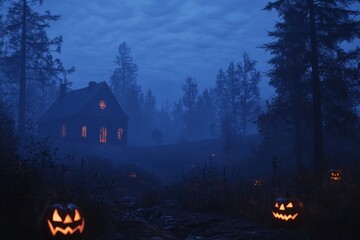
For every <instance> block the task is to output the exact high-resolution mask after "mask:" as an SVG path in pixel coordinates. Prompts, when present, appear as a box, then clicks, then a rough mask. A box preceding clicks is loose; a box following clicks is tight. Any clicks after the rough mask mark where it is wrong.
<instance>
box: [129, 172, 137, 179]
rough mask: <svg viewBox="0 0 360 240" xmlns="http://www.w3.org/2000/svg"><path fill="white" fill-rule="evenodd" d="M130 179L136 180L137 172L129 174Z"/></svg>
mask: <svg viewBox="0 0 360 240" xmlns="http://www.w3.org/2000/svg"><path fill="white" fill-rule="evenodd" d="M128 177H129V178H136V177H137V175H136V173H135V172H130V173H129V174H128Z"/></svg>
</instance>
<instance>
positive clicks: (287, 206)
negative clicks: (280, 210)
mask: <svg viewBox="0 0 360 240" xmlns="http://www.w3.org/2000/svg"><path fill="white" fill-rule="evenodd" d="M293 207H294V206H293V204H292V203H291V202H290V203H288V205H286V208H293Z"/></svg>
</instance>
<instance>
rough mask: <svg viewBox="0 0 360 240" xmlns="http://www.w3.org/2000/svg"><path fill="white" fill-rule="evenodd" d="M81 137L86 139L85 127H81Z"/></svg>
mask: <svg viewBox="0 0 360 240" xmlns="http://www.w3.org/2000/svg"><path fill="white" fill-rule="evenodd" d="M81 136H82V138H86V126H82V128H81Z"/></svg>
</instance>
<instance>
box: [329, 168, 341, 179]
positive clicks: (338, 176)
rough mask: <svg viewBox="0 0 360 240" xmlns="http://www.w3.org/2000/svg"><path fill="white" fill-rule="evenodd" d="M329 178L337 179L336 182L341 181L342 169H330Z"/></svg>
mask: <svg viewBox="0 0 360 240" xmlns="http://www.w3.org/2000/svg"><path fill="white" fill-rule="evenodd" d="M329 178H330V180H332V181H335V182H337V181H341V178H342V171H341V170H338V169H336V170H333V169H332V170H330V171H329Z"/></svg>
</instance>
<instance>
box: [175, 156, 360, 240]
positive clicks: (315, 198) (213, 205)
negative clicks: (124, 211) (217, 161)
mask: <svg viewBox="0 0 360 240" xmlns="http://www.w3.org/2000/svg"><path fill="white" fill-rule="evenodd" d="M359 170H360V169H358V168H356V169H347V170H344V171H343V174H344V175H343V178H342V180H341V181H336V182H335V181H332V180H330V179H329V178H328V176H327V174H326V173H325V174H323V175H321V174H320V175H319V174H314V173H311V172H310V171H307V170H303V171H301V172H298V173H296V174H294V175H292V176H290V175H289V176H283V177H281V178H280V177H279V176H277V175H275V174H274V175H273V176H272V177H270V178H264V179H261V180H260V183H259V182H258V184H256V183H255V182H254V180H255V179H253V180H251V181H246V180H243V179H240V178H239V177H237V178H234V177H233V176H230V174H228V173H227V172H226V171H225V170H221V169H219V168H217V167H216V166H214V165H213V164H211V162H209V163H207V164H205V165H204V166H197V167H196V168H194V169H193V171H192V172H191V173H190V174H189V175H187V176H185V177H184V179H183V181H182V184H181V185H180V187H178V188H179V189H180V191H181V194H178V197H179V199H180V200H181V202H182V203H183V204H184V205H185V207H186V208H187V209H189V210H191V211H202V212H218V213H225V214H236V215H239V216H244V217H247V218H250V219H253V220H255V221H257V222H260V223H264V224H268V225H272V226H274V227H284V228H287V226H288V225H283V226H282V225H278V224H277V225H275V224H274V219H273V215H272V213H271V211H272V209H273V206H274V201H275V199H276V198H277V197H286V196H290V197H295V198H299V199H300V200H301V201H302V203H303V205H304V210H303V212H301V215H302V218H301V222H300V224H299V225H298V226H297V227H296V228H297V229H300V230H302V231H305V232H307V233H308V234H309V235H311V236H312V237H314V239H360V234H359V232H358V230H357V229H358V223H359V221H358V218H359V214H360V206H359V199H360V176H359V172H360V171H359Z"/></svg>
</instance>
